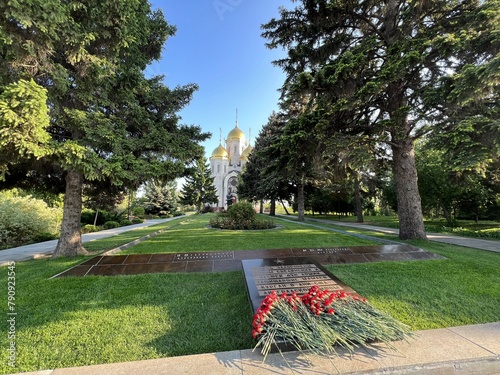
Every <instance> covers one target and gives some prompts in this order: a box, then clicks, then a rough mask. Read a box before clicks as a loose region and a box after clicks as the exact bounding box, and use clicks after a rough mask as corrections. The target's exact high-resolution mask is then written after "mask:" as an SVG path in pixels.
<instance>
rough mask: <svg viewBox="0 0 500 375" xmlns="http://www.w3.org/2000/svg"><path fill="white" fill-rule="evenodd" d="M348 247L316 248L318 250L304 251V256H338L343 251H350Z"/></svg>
mask: <svg viewBox="0 0 500 375" xmlns="http://www.w3.org/2000/svg"><path fill="white" fill-rule="evenodd" d="M350 250H351V249H350V248H348V247H333V248H328V247H327V248H321V247H320V248H316V249H302V253H303V254H304V255H312V254H314V255H324V254H338V253H339V252H341V251H350Z"/></svg>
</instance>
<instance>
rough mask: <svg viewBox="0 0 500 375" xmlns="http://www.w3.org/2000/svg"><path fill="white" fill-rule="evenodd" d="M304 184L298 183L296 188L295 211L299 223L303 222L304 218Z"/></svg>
mask: <svg viewBox="0 0 500 375" xmlns="http://www.w3.org/2000/svg"><path fill="white" fill-rule="evenodd" d="M304 206H305V204H304V184H303V183H300V184H299V185H298V186H297V210H298V211H299V217H298V220H299V221H305V217H304V211H305V210H304Z"/></svg>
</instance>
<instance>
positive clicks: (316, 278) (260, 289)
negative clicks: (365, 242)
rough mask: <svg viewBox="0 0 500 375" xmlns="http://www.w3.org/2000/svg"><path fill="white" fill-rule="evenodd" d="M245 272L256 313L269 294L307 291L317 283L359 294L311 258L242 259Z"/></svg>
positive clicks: (303, 292)
mask: <svg viewBox="0 0 500 375" xmlns="http://www.w3.org/2000/svg"><path fill="white" fill-rule="evenodd" d="M241 263H242V264H243V272H244V274H245V280H246V285H247V290H248V295H249V298H250V302H251V305H252V308H253V311H254V312H255V311H256V310H257V309H258V308H259V307H260V304H261V302H262V300H263V299H264V297H265V296H267V295H268V294H270V293H271V292H273V291H276V292H277V293H278V294H282V293H283V292H286V293H287V294H291V293H292V292H296V293H297V294H299V295H301V294H305V293H307V292H308V291H309V289H310V288H311V287H312V286H314V285H317V286H319V287H320V288H321V289H328V290H329V291H344V292H346V293H355V292H354V290H353V289H352V288H350V287H348V286H347V285H345V284H344V283H343V282H342V281H340V280H339V279H338V278H336V277H335V276H334V275H333V274H332V273H331V272H329V271H328V270H327V269H325V268H324V267H322V266H321V265H320V264H319V263H317V262H315V261H313V260H312V259H309V258H301V257H293V258H282V259H250V260H242V261H241Z"/></svg>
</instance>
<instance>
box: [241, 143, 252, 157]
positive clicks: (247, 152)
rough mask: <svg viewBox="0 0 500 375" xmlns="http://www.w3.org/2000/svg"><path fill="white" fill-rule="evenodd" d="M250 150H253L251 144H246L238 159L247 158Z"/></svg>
mask: <svg viewBox="0 0 500 375" xmlns="http://www.w3.org/2000/svg"><path fill="white" fill-rule="evenodd" d="M252 151H253V147H252V145H248V147H247V148H245V149H244V150H243V152H242V153H241V157H240V159H248V157H249V156H250V154H251V153H252Z"/></svg>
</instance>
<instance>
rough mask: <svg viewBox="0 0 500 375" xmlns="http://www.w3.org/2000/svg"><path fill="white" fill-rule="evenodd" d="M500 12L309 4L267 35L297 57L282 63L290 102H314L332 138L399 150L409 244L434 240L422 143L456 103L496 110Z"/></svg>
mask: <svg viewBox="0 0 500 375" xmlns="http://www.w3.org/2000/svg"><path fill="white" fill-rule="evenodd" d="M498 4H499V2H498V0H486V1H469V0H453V1H449V0H446V1H445V0H438V1H412V2H408V1H405V0H387V1H384V2H381V1H373V0H360V1H355V2H353V1H349V0H336V1H333V0H302V1H300V5H299V6H297V7H296V8H295V9H291V10H287V9H284V8H283V9H281V17H280V18H279V19H273V20H271V21H270V22H268V23H267V24H266V25H264V26H263V28H264V30H265V31H264V33H263V36H264V37H266V38H267V39H269V43H268V47H270V48H277V47H284V48H287V49H288V56H287V57H286V58H284V59H281V60H278V61H276V62H275V63H276V64H277V65H278V66H280V67H282V68H283V69H284V71H285V73H286V74H287V80H286V82H285V84H284V86H283V91H284V93H285V94H288V95H294V94H295V93H299V95H303V92H304V91H306V92H309V93H310V98H311V101H314V102H315V104H316V105H317V106H318V107H319V108H321V109H322V110H323V111H324V112H323V113H322V116H323V118H325V119H328V120H329V123H330V126H331V128H332V129H333V131H348V132H350V133H351V134H364V135H369V136H371V137H374V138H375V139H376V140H377V141H380V142H386V143H387V144H388V145H389V146H390V148H391V151H392V160H393V170H394V176H395V181H396V191H397V201H398V215H399V222H400V233H399V236H400V238H401V239H412V238H425V237H426V235H425V230H424V226H423V217H422V210H421V202H420V196H419V192H418V184H417V182H418V178H417V170H416V165H415V155H414V141H415V139H416V138H418V137H420V136H422V135H423V134H426V133H428V132H430V131H431V130H433V126H435V125H436V124H438V122H439V121H440V120H443V119H444V117H443V116H441V117H440V118H439V120H438V119H437V118H436V117H435V116H436V113H443V112H444V111H443V108H444V107H446V105H445V104H446V99H447V97H448V98H451V97H452V96H453V94H455V95H456V97H457V100H455V101H454V102H455V103H458V102H459V99H458V97H460V100H461V101H462V103H463V102H465V101H467V100H470V98H471V97H473V96H474V93H476V94H477V93H478V92H480V93H481V95H477V96H476V97H477V98H478V99H479V100H481V99H482V100H485V101H487V100H489V99H490V96H489V95H488V94H487V95H484V93H485V92H487V93H491V91H492V86H494V85H495V84H493V85H492V84H491V82H490V83H487V82H486V80H487V78H486V72H489V74H490V77H492V78H493V79H494V82H497V83H496V85H497V86H498V75H499V71H500V68H499V66H498V45H499V40H498V35H497V34H495V33H493V31H494V30H498V28H499V26H500V25H499V19H500V17H499V16H498V13H499V8H500V7H499V6H498ZM464 77H465V78H464ZM466 78H467V79H466ZM471 82H474V83H473V84H472V86H467V83H469V84H470V83H471ZM460 87H466V88H467V89H468V90H463V91H462V92H459V91H460V90H459V88H460ZM443 88H444V89H443ZM455 109H457V108H456V106H455ZM448 113H451V110H449V111H448Z"/></svg>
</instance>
